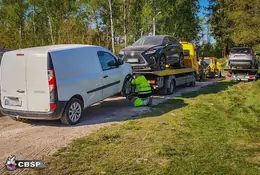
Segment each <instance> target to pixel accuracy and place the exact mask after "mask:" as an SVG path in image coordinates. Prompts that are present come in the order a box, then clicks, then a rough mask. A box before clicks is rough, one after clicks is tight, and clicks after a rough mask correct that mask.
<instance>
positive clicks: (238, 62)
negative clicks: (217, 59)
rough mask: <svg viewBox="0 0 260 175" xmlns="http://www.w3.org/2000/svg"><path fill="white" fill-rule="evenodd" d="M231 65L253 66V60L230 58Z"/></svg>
mask: <svg viewBox="0 0 260 175" xmlns="http://www.w3.org/2000/svg"><path fill="white" fill-rule="evenodd" d="M229 65H230V66H252V65H253V62H252V60H229Z"/></svg>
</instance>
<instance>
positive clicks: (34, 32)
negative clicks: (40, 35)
mask: <svg viewBox="0 0 260 175" xmlns="http://www.w3.org/2000/svg"><path fill="white" fill-rule="evenodd" d="M33 43H34V46H35V45H36V29H35V4H34V2H33Z"/></svg>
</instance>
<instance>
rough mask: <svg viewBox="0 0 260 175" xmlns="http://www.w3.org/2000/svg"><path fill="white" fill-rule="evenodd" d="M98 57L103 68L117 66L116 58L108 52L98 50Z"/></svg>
mask: <svg viewBox="0 0 260 175" xmlns="http://www.w3.org/2000/svg"><path fill="white" fill-rule="evenodd" d="M98 58H99V61H100V64H101V67H102V69H103V70H109V69H114V68H117V59H116V58H115V57H114V56H113V55H111V54H110V53H107V52H103V51H99V52H98ZM109 62H110V63H111V65H110V66H109V65H108V63H109Z"/></svg>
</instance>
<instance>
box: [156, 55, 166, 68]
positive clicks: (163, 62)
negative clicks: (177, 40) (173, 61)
mask: <svg viewBox="0 0 260 175" xmlns="http://www.w3.org/2000/svg"><path fill="white" fill-rule="evenodd" d="M157 69H158V70H165V69H166V57H165V55H161V56H160V58H159V59H158V62H157Z"/></svg>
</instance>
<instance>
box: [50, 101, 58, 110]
mask: <svg viewBox="0 0 260 175" xmlns="http://www.w3.org/2000/svg"><path fill="white" fill-rule="evenodd" d="M56 107H57V105H56V103H51V104H50V109H51V110H52V111H54V110H55V109H56Z"/></svg>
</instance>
